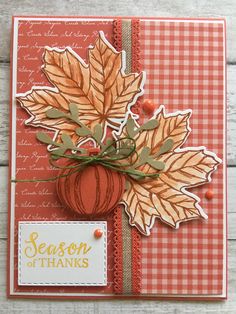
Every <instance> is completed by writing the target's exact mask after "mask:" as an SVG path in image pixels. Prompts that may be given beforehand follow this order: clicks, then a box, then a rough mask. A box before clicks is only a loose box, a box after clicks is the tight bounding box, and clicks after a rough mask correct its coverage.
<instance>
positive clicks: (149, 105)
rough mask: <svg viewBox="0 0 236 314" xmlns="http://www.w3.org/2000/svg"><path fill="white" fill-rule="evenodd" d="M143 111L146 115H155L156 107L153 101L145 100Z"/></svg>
mask: <svg viewBox="0 0 236 314" xmlns="http://www.w3.org/2000/svg"><path fill="white" fill-rule="evenodd" d="M142 109H143V112H144V113H146V114H148V115H150V114H153V113H154V111H155V109H156V106H155V105H154V103H153V102H152V101H151V99H145V100H144V101H143V103H142Z"/></svg>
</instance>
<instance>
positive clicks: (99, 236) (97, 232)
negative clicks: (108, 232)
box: [94, 229, 103, 239]
mask: <svg viewBox="0 0 236 314" xmlns="http://www.w3.org/2000/svg"><path fill="white" fill-rule="evenodd" d="M102 235H103V231H102V230H101V229H96V230H95V231H94V237H95V238H96V239H99V238H101V237H102Z"/></svg>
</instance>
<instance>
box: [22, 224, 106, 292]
mask: <svg viewBox="0 0 236 314" xmlns="http://www.w3.org/2000/svg"><path fill="white" fill-rule="evenodd" d="M95 231H96V232H95ZM18 284H19V285H28V286H30V285H36V286H41V285H42V286H106V285H107V223H106V222H105V221H80V222H76V221H64V222H63V221H57V222H48V221H44V222H19V238H18Z"/></svg>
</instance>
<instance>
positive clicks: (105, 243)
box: [18, 221, 107, 286]
mask: <svg viewBox="0 0 236 314" xmlns="http://www.w3.org/2000/svg"><path fill="white" fill-rule="evenodd" d="M85 224H86V225H97V224H100V225H103V231H104V276H103V282H100V283H98V282H96V283H93V282H91V283H83V282H71V283H70V282H66V283H64V282H59V283H57V282H53V283H52V282H42V283H41V282H40V283H33V282H22V281H21V229H22V228H21V226H23V225H85ZM18 231H19V232H18V259H19V261H18V266H19V267H18V284H19V285H30V286H43V285H48V284H50V285H52V286H59V285H61V286H71V285H80V286H104V285H106V284H107V222H106V221H103V222H101V221H91V222H90V221H89V222H87V221H80V222H75V221H66V222H64V221H55V222H54V221H53V222H52V221H50V222H46V221H42V222H23V221H19V224H18Z"/></svg>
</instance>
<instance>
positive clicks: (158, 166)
mask: <svg viewBox="0 0 236 314" xmlns="http://www.w3.org/2000/svg"><path fill="white" fill-rule="evenodd" d="M46 115H47V117H48V118H50V119H59V118H64V119H65V118H66V119H68V120H70V121H73V122H74V123H76V124H77V125H78V127H77V128H76V129H75V132H76V134H77V135H78V136H79V137H80V138H84V139H85V140H89V139H93V141H94V142H95V143H96V146H97V147H98V148H99V150H98V151H97V154H90V153H89V149H87V148H85V147H78V146H76V145H75V144H74V143H73V141H72V139H71V137H70V136H69V135H68V134H66V133H62V134H61V142H56V141H54V140H53V139H52V138H51V137H50V136H49V135H48V134H47V133H44V132H38V133H37V134H36V137H37V139H38V140H39V141H40V142H42V143H44V144H47V145H50V146H51V147H52V149H51V150H50V159H49V161H50V163H51V165H52V166H54V167H56V168H59V169H65V168H69V169H73V171H71V172H70V173H68V174H63V175H58V176H55V177H52V178H48V179H43V180H13V181H15V182H19V181H20V182H45V181H54V180H57V179H58V178H60V177H64V176H67V175H71V174H72V173H74V172H77V171H80V170H81V169H83V168H84V167H87V166H89V165H92V164H101V165H103V166H104V167H106V168H109V169H111V170H113V171H117V172H121V173H124V174H126V175H129V176H130V177H132V178H133V179H136V180H140V179H145V178H150V177H152V178H157V177H158V176H159V175H160V171H162V170H163V169H164V167H165V164H164V163H163V162H162V161H158V160H155V158H156V157H158V156H160V155H162V154H164V153H166V152H168V151H170V150H171V149H172V147H173V140H172V139H167V140H166V141H165V142H164V143H163V145H162V146H161V147H160V149H159V151H158V152H157V153H156V154H155V155H151V149H150V148H149V147H143V149H142V151H141V153H140V155H139V154H138V152H137V151H136V141H135V137H136V136H137V134H139V133H140V132H142V131H144V130H153V129H155V128H157V127H158V126H159V122H158V120H156V119H152V120H149V121H148V122H146V123H144V124H143V125H141V126H137V125H136V124H135V121H134V120H133V119H131V118H130V119H128V120H127V122H126V129H127V136H125V137H122V138H118V139H115V138H106V139H103V137H104V134H103V133H104V131H103V129H102V127H101V125H100V124H97V125H95V127H94V129H93V130H91V129H89V128H88V127H87V126H86V125H85V124H83V123H82V122H81V121H80V120H79V115H78V109H77V105H76V104H74V103H71V104H70V105H69V113H66V112H63V111H61V110H58V109H56V108H51V109H49V110H48V111H47V112H46ZM59 159H67V160H70V161H73V163H70V164H69V165H67V166H61V165H59V164H58V163H57V161H58V160H59ZM75 161H76V163H74V162H75ZM144 164H148V165H149V166H151V167H152V168H153V169H155V170H157V171H155V172H154V173H144V172H142V171H140V170H137V168H139V167H140V166H142V165H144Z"/></svg>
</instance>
